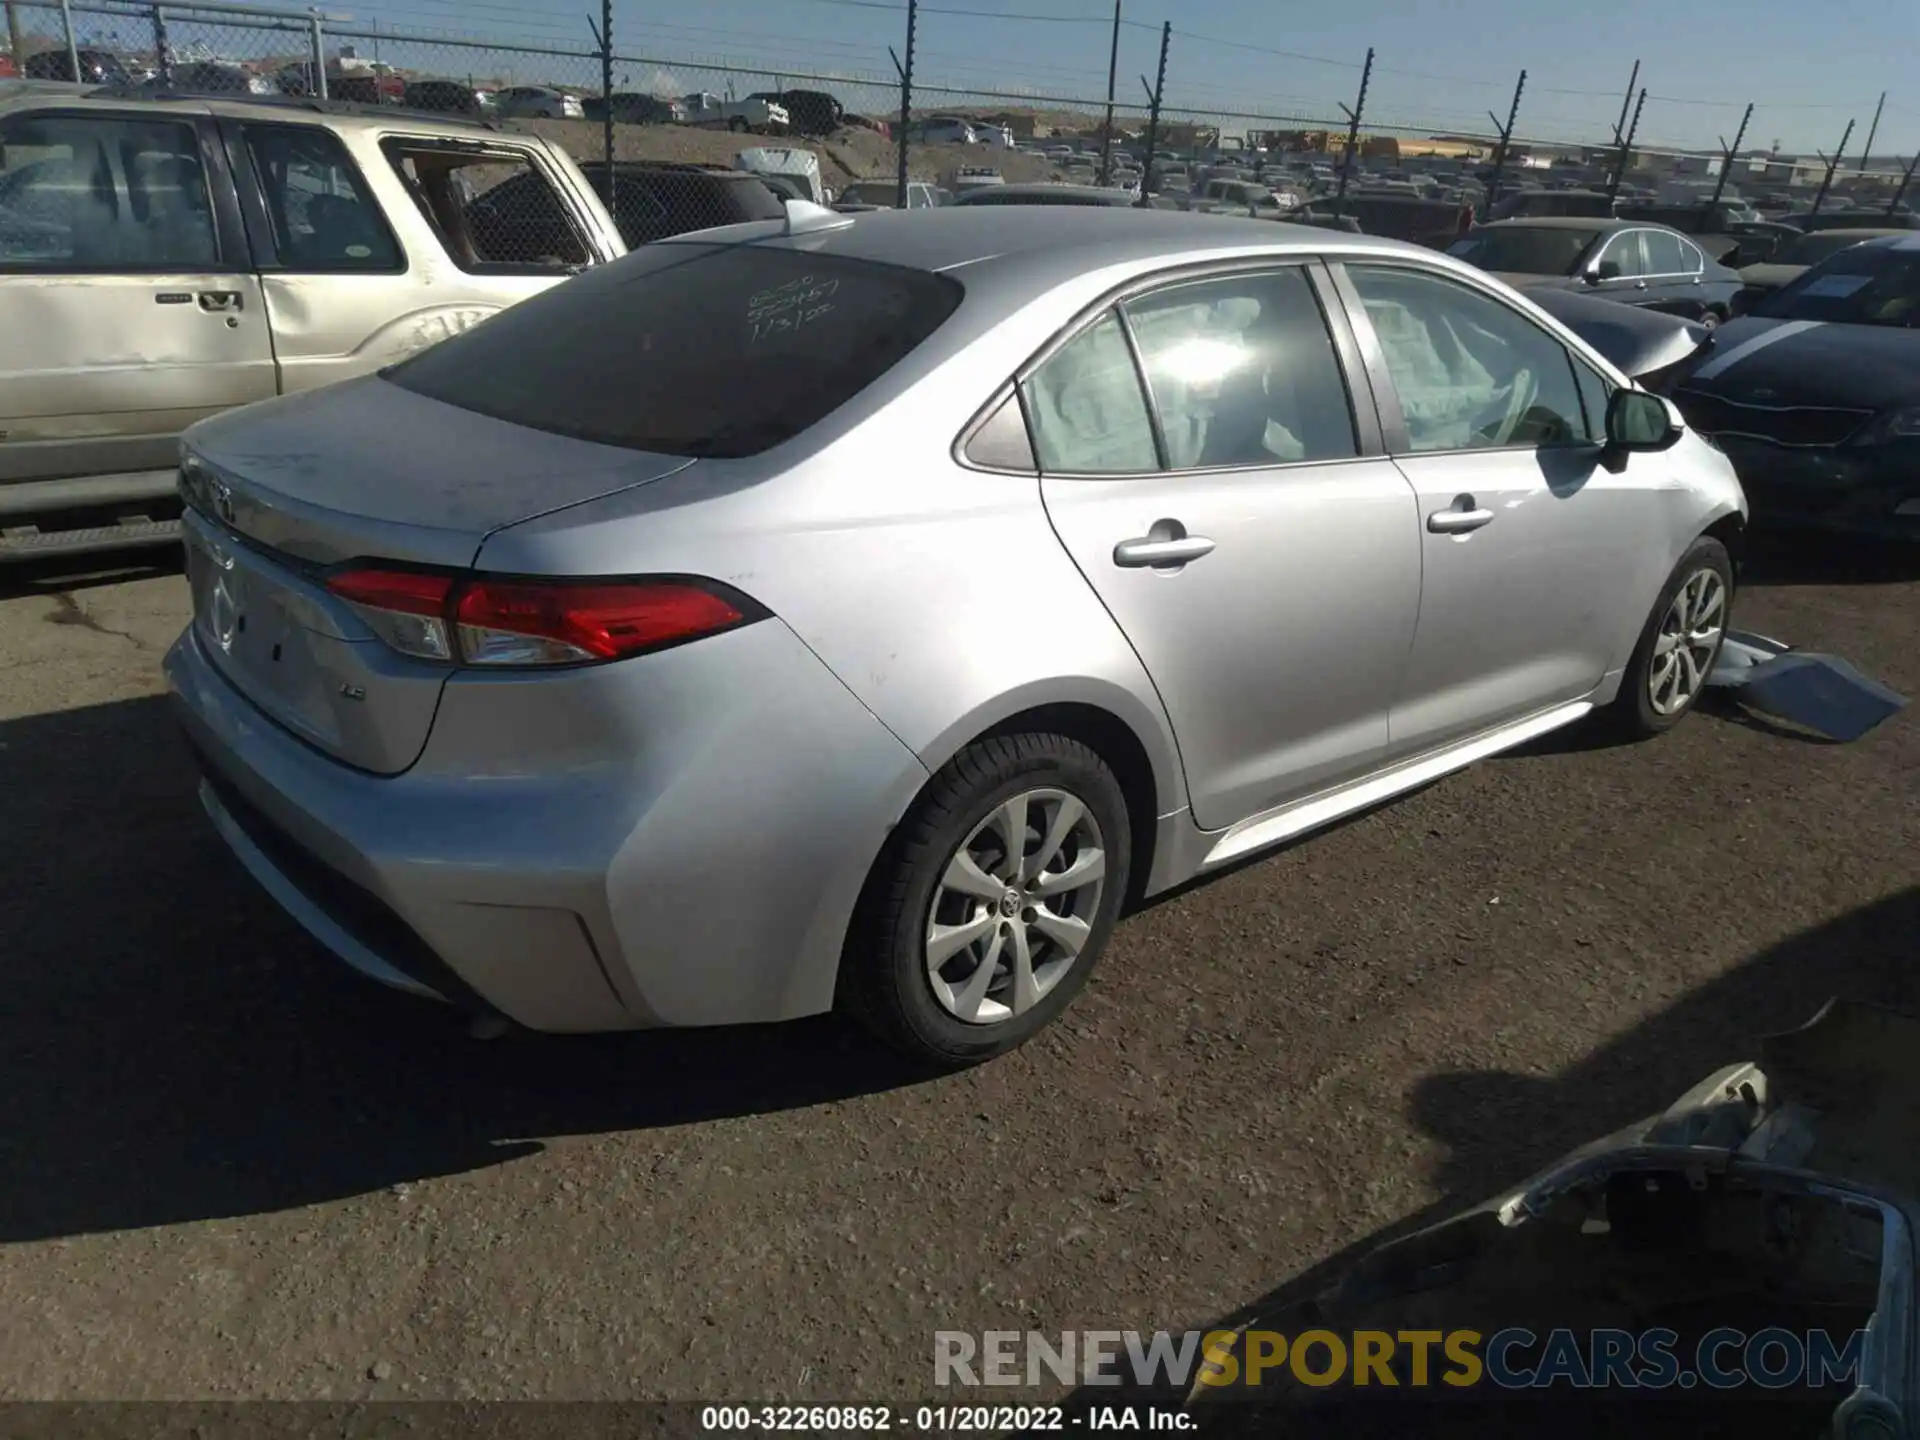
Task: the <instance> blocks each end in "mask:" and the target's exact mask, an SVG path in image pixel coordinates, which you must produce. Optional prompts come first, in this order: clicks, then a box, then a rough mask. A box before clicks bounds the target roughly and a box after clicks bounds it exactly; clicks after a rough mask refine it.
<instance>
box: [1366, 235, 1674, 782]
mask: <svg viewBox="0 0 1920 1440" xmlns="http://www.w3.org/2000/svg"><path fill="white" fill-rule="evenodd" d="M1337 274H1338V277H1339V283H1340V284H1341V286H1342V288H1343V293H1344V294H1345V295H1346V296H1347V298H1348V308H1349V312H1350V314H1351V316H1352V322H1353V325H1354V329H1355V331H1356V333H1357V334H1358V335H1359V338H1360V345H1361V349H1362V352H1363V353H1364V354H1365V355H1366V357H1367V364H1368V368H1369V370H1370V372H1371V374H1372V377H1373V390H1374V395H1375V398H1376V400H1377V401H1378V402H1379V407H1380V426H1381V431H1382V434H1383V436H1384V438H1385V442H1386V446H1387V449H1388V451H1389V452H1390V453H1391V454H1392V455H1393V457H1394V462H1395V464H1397V465H1398V466H1399V468H1400V470H1401V471H1402V472H1403V473H1404V474H1405V475H1406V477H1407V479H1408V480H1409V481H1410V482H1412V485H1413V488H1414V491H1415V492H1416V494H1417V495H1418V497H1419V516H1420V518H1419V521H1418V541H1419V546H1420V552H1421V560H1420V569H1421V576H1422V579H1421V587H1420V620H1419V627H1418V629H1417V630H1416V632H1415V634H1414V638H1413V645H1412V648H1411V649H1410V651H1409V653H1408V656H1407V666H1406V671H1405V676H1404V679H1403V681H1402V683H1401V687H1400V691H1399V694H1398V697H1397V698H1396V700H1395V702H1394V705H1393V708H1392V721H1391V727H1392V752H1393V754H1394V755H1395V756H1396V757H1404V756H1409V755H1415V754H1419V753H1420V752H1422V751H1427V750H1433V749H1436V748H1439V747H1442V746H1445V745H1447V744H1449V743H1451V742H1454V741H1458V740H1462V739H1464V738H1466V737H1468V736H1472V735H1475V734H1478V733H1481V732H1484V731H1487V730H1491V729H1494V728H1496V727H1499V726H1501V725H1504V724H1507V723H1509V722H1518V721H1520V720H1522V719H1523V718H1525V717H1527V716H1530V715H1533V714H1536V713H1538V712H1541V711H1545V710H1550V709H1553V708H1555V707H1558V706H1562V705H1566V704H1570V703H1573V702H1576V701H1579V700H1580V699H1581V698H1582V697H1583V696H1585V695H1587V694H1588V693H1589V692H1590V691H1592V690H1593V688H1594V687H1595V686H1597V685H1598V684H1599V683H1600V682H1601V680H1602V679H1603V678H1604V677H1605V676H1606V675H1607V673H1608V671H1609V668H1610V667H1611V666H1612V665H1613V664H1615V663H1616V662H1617V661H1623V657H1616V656H1615V654H1614V651H1615V649H1616V648H1617V641H1618V635H1619V628H1620V627H1619V617H1620V616H1621V615H1622V614H1623V613H1625V612H1626V611H1627V610H1631V609H1632V608H1633V607H1634V605H1636V604H1637V605H1642V606H1644V604H1646V603H1649V597H1648V596H1643V595H1641V594H1640V591H1641V590H1642V589H1644V588H1646V587H1647V586H1648V585H1649V584H1651V585H1654V586H1657V585H1658V583H1659V582H1658V580H1657V579H1655V580H1652V581H1648V580H1647V578H1646V573H1645V572H1646V567H1647V563H1648V561H1647V557H1649V556H1654V555H1658V554H1659V553H1660V546H1659V545H1658V543H1657V535H1656V531H1655V526H1654V521H1655V518H1656V514H1657V509H1658V507H1657V506H1656V505H1655V504H1653V503H1651V500H1650V497H1649V496H1648V494H1647V493H1646V491H1647V487H1648V485H1649V483H1650V481H1649V477H1648V474H1647V467H1645V466H1643V465H1642V460H1643V459H1644V460H1645V461H1647V462H1650V463H1651V464H1652V465H1653V466H1656V467H1657V465H1658V463H1659V461H1660V457H1659V456H1646V457H1639V458H1636V459H1635V460H1633V461H1631V462H1630V463H1629V464H1628V465H1627V466H1615V467H1614V468H1611V469H1610V468H1608V467H1607V466H1603V465H1602V464H1601V463H1600V460H1601V453H1602V444H1601V442H1602V440H1603V438H1604V435H1605V426H1606V418H1605V408H1606V394H1607V389H1608V385H1607V382H1606V381H1605V380H1604V379H1603V378H1602V377H1601V376H1600V375H1599V374H1598V373H1597V372H1596V371H1594V370H1593V369H1592V368H1591V367H1590V366H1588V365H1586V364H1585V362H1583V361H1579V360H1577V359H1576V358H1575V357H1574V356H1573V354H1572V353H1571V352H1570V351H1569V350H1568V349H1567V347H1566V346H1565V345H1563V344H1562V343H1561V342H1560V340H1559V339H1558V338H1557V337H1555V336H1554V335H1553V334H1552V333H1550V332H1549V331H1547V330H1545V329H1543V328H1542V327H1541V326H1540V325H1539V324H1538V323H1537V322H1536V321H1534V320H1533V319H1532V318H1531V317H1530V316H1527V315H1524V314H1522V313H1521V312H1520V311H1519V310H1517V309H1514V308H1513V307H1512V306H1511V305H1509V304H1507V303H1506V301H1505V300H1503V299H1501V298H1499V297H1497V296H1496V295H1494V294H1492V293H1490V292H1489V291H1486V290H1482V289H1480V288H1478V287H1477V286H1474V285H1471V284H1469V283H1468V282H1466V281H1464V280H1462V279H1459V278H1456V277H1454V276H1451V275H1443V274H1440V273H1437V272H1435V271H1433V270H1429V269H1426V268H1424V267H1416V266H1410V265H1397V264H1364V265H1363V264H1354V263H1349V264H1347V265H1345V266H1344V267H1342V269H1341V271H1339V272H1337Z"/></svg>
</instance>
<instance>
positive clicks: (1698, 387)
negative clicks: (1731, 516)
mask: <svg viewBox="0 0 1920 1440" xmlns="http://www.w3.org/2000/svg"><path fill="white" fill-rule="evenodd" d="M1670 393H1671V394H1672V396H1673V399H1674V401H1675V403H1676V404H1678V405H1679V407H1680V410H1681V413H1682V414H1683V415H1685V416H1686V419H1687V423H1688V424H1689V425H1691V426H1692V427H1693V428H1694V429H1695V430H1697V431H1699V432H1700V433H1701V434H1703V435H1706V436H1707V437H1708V438H1710V439H1711V440H1712V441H1713V442H1714V443H1715V444H1716V445H1718V446H1719V447H1720V448H1721V449H1722V450H1723V451H1725V452H1726V454H1727V456H1728V458H1729V459H1731V460H1732V461H1733V464H1734V468H1735V469H1736V470H1737V471H1738V472H1739V474H1740V481H1741V484H1742V485H1743V486H1744V487H1745V488H1746V492H1747V498H1748V501H1749V503H1750V504H1751V505H1752V507H1753V518H1754V521H1755V522H1756V523H1767V522H1772V523H1775V524H1787V525H1804V526H1811V527H1816V528H1819V529H1824V530H1834V531H1842V532H1848V533H1853V534H1863V535H1871V536H1877V537H1881V538H1887V539H1899V540H1908V541H1913V540H1920V235H1917V234H1901V235H1896V236H1889V237H1882V238H1880V239H1876V240H1868V241H1864V242H1862V243H1860V244H1857V245H1851V246H1848V247H1847V248H1846V249H1844V250H1842V251H1840V253H1839V254H1837V255H1833V256H1831V257H1829V258H1828V259H1826V260H1824V261H1822V262H1821V263H1820V264H1818V265H1815V266H1814V267H1813V268H1812V269H1810V270H1808V271H1807V272H1806V273H1805V274H1803V275H1801V276H1800V277H1799V278H1798V279H1797V280H1794V281H1792V282H1791V283H1790V284H1787V285H1784V286H1782V287H1781V288H1780V289H1779V290H1777V291H1775V292H1774V293H1773V294H1771V295H1769V296H1767V297H1766V298H1764V299H1763V300H1761V302H1760V303H1759V304H1758V305H1757V306H1756V307H1755V308H1754V309H1753V311H1752V312H1751V313H1750V314H1748V315H1747V316H1745V317H1743V318H1741V319H1738V320H1734V321H1732V322H1731V323H1729V324H1726V325H1723V326H1721V327H1720V329H1719V330H1718V331H1717V332H1716V333H1715V334H1714V336H1713V343H1712V345H1710V346H1708V347H1707V348H1706V349H1705V350H1704V351H1703V352H1702V353H1701V355H1700V356H1699V357H1698V359H1697V360H1696V361H1695V362H1693V363H1692V364H1691V365H1690V366H1689V367H1688V368H1687V369H1686V370H1685V372H1684V373H1683V374H1681V375H1680V376H1679V377H1678V378H1677V379H1676V381H1675V382H1674V385H1673V388H1672V390H1671V392H1670Z"/></svg>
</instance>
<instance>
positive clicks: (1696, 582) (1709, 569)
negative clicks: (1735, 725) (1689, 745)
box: [1613, 535, 1733, 737]
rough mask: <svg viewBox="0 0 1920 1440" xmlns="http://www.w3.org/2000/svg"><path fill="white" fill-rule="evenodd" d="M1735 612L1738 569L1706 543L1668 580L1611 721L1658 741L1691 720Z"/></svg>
mask: <svg viewBox="0 0 1920 1440" xmlns="http://www.w3.org/2000/svg"><path fill="white" fill-rule="evenodd" d="M1732 608H1733V561H1732V559H1731V558H1730V557H1729V556H1728V554H1727V547H1726V546H1724V545H1722V544H1721V543H1720V542H1719V541H1718V540H1716V539H1714V538H1713V537H1712V536H1711V535H1702V536H1701V537H1700V538H1699V539H1698V540H1696V541H1694V542H1693V544H1692V545H1691V546H1689V547H1688V549H1687V553H1686V554H1685V555H1683V556H1681V557H1680V563H1679V564H1678V565H1676V566H1675V567H1674V570H1673V574H1672V575H1671V576H1669V577H1668V579H1667V583H1666V586H1665V587H1664V588H1663V589H1662V590H1661V592H1660V599H1659V601H1658V602H1657V603H1656V604H1655V605H1654V607H1653V613H1652V614H1651V615H1649V616H1648V617H1647V624H1646V628H1645V629H1644V630H1643V631H1642V632H1641V635H1640V643H1639V644H1638V645H1637V646H1636V647H1635V648H1634V652H1633V659H1632V660H1631V661H1629V662H1628V664H1627V673H1626V675H1625V676H1624V677H1623V678H1622V679H1621V681H1620V694H1619V696H1618V698H1616V699H1615V701H1614V702H1613V716H1614V719H1615V720H1616V721H1617V722H1618V723H1619V725H1620V726H1621V728H1622V729H1624V730H1625V732H1626V733H1627V734H1628V735H1630V736H1634V737H1649V736H1653V735H1660V734H1663V733H1665V732H1666V731H1668V730H1671V729H1672V728H1673V727H1674V726H1676V725H1678V724H1679V723H1680V722H1681V721H1682V720H1683V719H1685V718H1686V715H1687V712H1688V711H1689V710H1691V709H1693V707H1694V705H1695V704H1696V703H1697V702H1698V701H1699V699H1700V695H1701V692H1702V691H1704V690H1705V689H1706V685H1707V677H1708V676H1709V675H1711V674H1712V673H1713V666H1714V662H1715V661H1716V660H1718V659H1719V658H1720V646H1721V644H1722V642H1723V641H1724V640H1725V638H1726V633H1727V619H1728V616H1729V614H1730V613H1731V611H1732Z"/></svg>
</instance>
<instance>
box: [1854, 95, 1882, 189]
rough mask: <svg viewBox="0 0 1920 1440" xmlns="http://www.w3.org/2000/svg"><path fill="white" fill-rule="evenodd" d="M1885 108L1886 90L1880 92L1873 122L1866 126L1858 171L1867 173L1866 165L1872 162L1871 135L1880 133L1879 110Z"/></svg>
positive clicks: (1874, 109) (1863, 173)
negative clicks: (1865, 146)
mask: <svg viewBox="0 0 1920 1440" xmlns="http://www.w3.org/2000/svg"><path fill="white" fill-rule="evenodd" d="M1886 108H1887V92H1886V91H1884V90H1882V91H1881V92H1880V103H1879V104H1877V105H1875V106H1874V107H1873V123H1872V124H1871V125H1869V126H1867V148H1866V149H1864V150H1862V151H1861V152H1860V173H1861V174H1862V175H1863V176H1864V175H1865V174H1866V173H1867V166H1869V165H1871V164H1872V163H1873V137H1874V136H1876V135H1878V134H1879V133H1880V112H1881V111H1882V110H1885V109H1886Z"/></svg>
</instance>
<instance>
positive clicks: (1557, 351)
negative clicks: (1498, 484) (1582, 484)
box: [1348, 265, 1592, 453]
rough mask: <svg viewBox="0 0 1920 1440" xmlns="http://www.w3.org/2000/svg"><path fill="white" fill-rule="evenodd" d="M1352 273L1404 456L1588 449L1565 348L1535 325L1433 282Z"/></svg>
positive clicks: (1374, 271)
mask: <svg viewBox="0 0 1920 1440" xmlns="http://www.w3.org/2000/svg"><path fill="white" fill-rule="evenodd" d="M1348 273H1349V275H1350V276H1351V277H1352V281H1353V286H1354V289H1355V290H1356V291H1358V292H1359V295H1360V299H1361V301H1362V303H1363V304H1364V305H1365V307H1366V312H1367V318H1368V319H1369V320H1371V321H1372V322H1373V328H1374V332H1375V334H1376V335H1378V337H1379V340H1380V349H1381V352H1382V355H1383V357H1384V359H1385V361H1386V368H1387V373H1388V375H1389V376H1390V377H1391V379H1392V381H1393V388H1394V392H1395V393H1396V394H1397V395H1398V397H1399V400H1400V413H1401V415H1402V417H1403V418H1404V419H1405V421H1406V427H1407V441H1408V448H1409V449H1410V450H1412V451H1414V452H1416V453H1423V452H1431V451H1442V450H1487V449H1506V448H1527V449H1533V448H1537V447H1539V446H1542V445H1572V444H1586V443H1589V442H1590V440H1591V439H1592V431H1591V430H1590V428H1589V427H1588V424H1587V421H1586V417H1585V413H1584V410H1583V408H1582V405H1581V402H1580V394H1579V391H1578V390H1577V388H1576V387H1575V384H1574V375H1573V368H1572V361H1571V359H1570V357H1569V356H1568V354H1567V351H1566V348H1565V347H1564V346H1562V345H1561V343H1560V342H1559V341H1558V340H1556V339H1554V338H1553V336H1552V335H1550V334H1548V333H1547V332H1546V331H1545V330H1542V329H1541V328H1540V327H1539V326H1538V325H1536V324H1534V323H1533V322H1532V321H1531V320H1529V319H1527V318H1526V317H1525V316H1523V315H1521V314H1519V313H1518V312H1517V311H1514V310H1510V309H1508V308H1507V307H1506V306H1504V305H1502V304H1500V303H1499V302H1498V301H1496V300H1494V299H1492V298H1491V297H1489V296H1486V295H1482V294H1480V293H1479V292H1477V291H1474V290H1470V289H1468V288H1467V287H1466V286H1464V285H1459V284H1456V283H1455V282H1453V281H1451V280H1446V279H1443V278H1441V277H1440V276H1437V275H1426V274H1421V273H1419V272H1417V271H1412V270H1401V269H1393V268H1389V267H1385V266H1372V265H1353V266H1349V267H1348Z"/></svg>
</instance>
